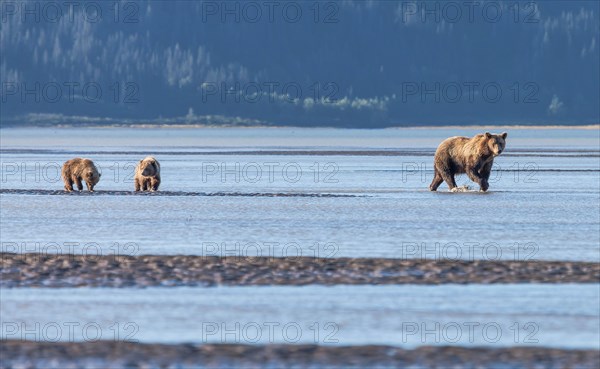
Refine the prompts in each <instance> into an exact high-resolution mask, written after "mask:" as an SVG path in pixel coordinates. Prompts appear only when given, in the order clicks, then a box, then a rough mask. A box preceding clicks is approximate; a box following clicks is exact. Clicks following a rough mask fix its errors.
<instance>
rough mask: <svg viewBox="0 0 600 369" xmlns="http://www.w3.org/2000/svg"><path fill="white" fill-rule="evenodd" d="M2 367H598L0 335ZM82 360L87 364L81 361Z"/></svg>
mask: <svg viewBox="0 0 600 369" xmlns="http://www.w3.org/2000/svg"><path fill="white" fill-rule="evenodd" d="M0 352H1V353H2V364H1V365H0V366H1V367H2V368H10V367H19V368H34V367H40V366H41V367H45V368H46V367H47V368H50V367H52V368H61V367H62V368H65V367H72V365H77V366H79V367H110V368H149V367H152V368H154V367H161V368H162V367H169V368H170V367H178V368H179V367H185V368H190V367H191V368H251V367H266V368H280V367H304V368H308V367H310V368H324V367H326V368H367V367H379V368H400V367H411V368H412V367H415V368H441V367H444V368H445V367H453V368H456V367H460V368H482V367H485V368H506V367H509V366H510V367H511V368H532V367H544V368H586V369H587V368H590V369H591V368H597V367H598V366H599V365H600V353H599V352H598V351H597V350H568V349H558V348H545V347H517V346H514V347H503V348H483V347H473V348H466V347H460V346H422V347H418V348H416V349H403V348H399V347H393V346H378V345H370V346H319V345H292V344H290V345H274V344H272V345H262V346H259V345H256V346H254V345H243V344H205V345H195V344H173V345H166V344H150V343H132V342H122V341H96V342H76V343H74V342H57V343H48V342H33V341H17V340H2V341H0ZM84 363H85V364H84Z"/></svg>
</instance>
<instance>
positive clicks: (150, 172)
mask: <svg viewBox="0 0 600 369" xmlns="http://www.w3.org/2000/svg"><path fill="white" fill-rule="evenodd" d="M140 172H141V173H142V175H143V176H145V177H152V176H155V175H157V174H158V163H157V162H156V160H155V159H154V158H146V159H143V160H140Z"/></svg>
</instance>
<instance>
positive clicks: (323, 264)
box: [0, 253, 600, 288]
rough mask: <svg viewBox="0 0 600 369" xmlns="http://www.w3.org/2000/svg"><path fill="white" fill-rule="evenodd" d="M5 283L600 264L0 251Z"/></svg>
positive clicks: (275, 281)
mask: <svg viewBox="0 0 600 369" xmlns="http://www.w3.org/2000/svg"><path fill="white" fill-rule="evenodd" d="M0 276H1V278H0V287H2V288H17V287H46V288H62V287H113V288H123V287H125V288H127V287H133V288H144V287H174V286H198V287H212V286H221V285H226V286H250V285H259V286H267V285H295V286H299V285H311V284H317V285H336V284H346V285H373V284H375V285H391V284H444V283H453V284H465V283H484V284H496V283H599V282H600V263H594V262H565V261H462V260H458V261H457V260H423V259H404V260H402V259H383V258H313V257H293V258H275V257H251V256H237V257H236V256H230V257H216V256H188V255H141V256H117V255H104V256H98V255H72V254H35V253H29V254H15V253H0Z"/></svg>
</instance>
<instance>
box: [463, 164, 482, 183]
mask: <svg viewBox="0 0 600 369" xmlns="http://www.w3.org/2000/svg"><path fill="white" fill-rule="evenodd" d="M465 172H466V173H467V176H469V178H470V179H471V181H473V182H475V183H477V184H478V185H479V187H480V188H483V182H484V181H483V178H481V176H480V175H479V172H478V171H477V170H476V169H475V168H466V169H465Z"/></svg>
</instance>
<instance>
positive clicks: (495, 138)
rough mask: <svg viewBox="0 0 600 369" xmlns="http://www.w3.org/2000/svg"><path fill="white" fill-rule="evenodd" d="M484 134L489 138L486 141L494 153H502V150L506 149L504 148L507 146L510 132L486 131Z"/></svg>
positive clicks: (494, 154) (495, 154) (496, 154)
mask: <svg viewBox="0 0 600 369" xmlns="http://www.w3.org/2000/svg"><path fill="white" fill-rule="evenodd" d="M484 136H485V138H486V140H487V142H486V143H487V146H488V148H489V149H490V151H491V153H492V155H493V156H498V155H500V154H502V151H504V148H505V147H506V136H508V133H506V132H504V133H501V134H499V135H493V134H491V133H489V132H486V133H485V134H484Z"/></svg>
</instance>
